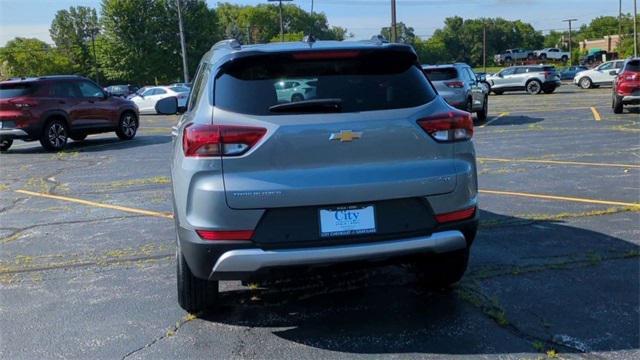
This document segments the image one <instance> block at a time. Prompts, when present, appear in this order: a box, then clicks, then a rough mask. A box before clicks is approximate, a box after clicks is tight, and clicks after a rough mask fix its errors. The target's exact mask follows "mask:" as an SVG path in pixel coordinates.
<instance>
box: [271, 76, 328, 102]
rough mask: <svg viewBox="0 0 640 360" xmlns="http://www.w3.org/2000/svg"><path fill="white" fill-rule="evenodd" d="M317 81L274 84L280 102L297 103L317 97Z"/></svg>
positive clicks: (294, 80)
mask: <svg viewBox="0 0 640 360" xmlns="http://www.w3.org/2000/svg"><path fill="white" fill-rule="evenodd" d="M317 85H318V81H317V80H316V79H292V80H281V81H278V82H277V83H275V84H274V87H275V88H276V94H277V96H278V102H280V103H284V102H295V101H302V100H309V99H313V98H315V97H316V86H317Z"/></svg>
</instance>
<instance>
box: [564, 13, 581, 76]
mask: <svg viewBox="0 0 640 360" xmlns="http://www.w3.org/2000/svg"><path fill="white" fill-rule="evenodd" d="M562 21H563V22H568V23H569V66H571V65H573V51H572V44H571V23H572V22H574V21H578V19H565V20H562Z"/></svg>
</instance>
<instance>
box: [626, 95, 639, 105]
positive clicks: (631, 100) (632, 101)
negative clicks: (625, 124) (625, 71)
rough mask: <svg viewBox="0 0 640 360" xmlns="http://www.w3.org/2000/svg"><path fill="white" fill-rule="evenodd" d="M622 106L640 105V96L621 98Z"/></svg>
mask: <svg viewBox="0 0 640 360" xmlns="http://www.w3.org/2000/svg"><path fill="white" fill-rule="evenodd" d="M622 103H623V104H640V95H626V96H623V97H622Z"/></svg>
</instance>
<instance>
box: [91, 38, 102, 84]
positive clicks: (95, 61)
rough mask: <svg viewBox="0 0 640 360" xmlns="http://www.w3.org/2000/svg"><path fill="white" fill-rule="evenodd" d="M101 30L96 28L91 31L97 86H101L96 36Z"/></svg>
mask: <svg viewBox="0 0 640 360" xmlns="http://www.w3.org/2000/svg"><path fill="white" fill-rule="evenodd" d="M98 31H99V29H98V28H96V27H94V28H91V30H89V32H91V47H92V48H93V49H92V50H93V71H94V75H95V79H96V84H98V85H99V84H100V75H99V74H98V58H97V56H96V34H97V33H98Z"/></svg>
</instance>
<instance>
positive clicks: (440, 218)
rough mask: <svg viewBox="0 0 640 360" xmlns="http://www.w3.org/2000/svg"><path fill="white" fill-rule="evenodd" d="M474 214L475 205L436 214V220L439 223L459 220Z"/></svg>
mask: <svg viewBox="0 0 640 360" xmlns="http://www.w3.org/2000/svg"><path fill="white" fill-rule="evenodd" d="M475 214H476V207H475V206H474V207H471V208H468V209H464V210H459V211H454V212H450V213H446V214H439V215H436V221H437V222H438V223H440V224H442V223H447V222H452V221H460V220H466V219H470V218H472V217H473V216H474V215H475Z"/></svg>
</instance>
